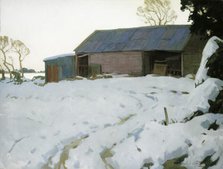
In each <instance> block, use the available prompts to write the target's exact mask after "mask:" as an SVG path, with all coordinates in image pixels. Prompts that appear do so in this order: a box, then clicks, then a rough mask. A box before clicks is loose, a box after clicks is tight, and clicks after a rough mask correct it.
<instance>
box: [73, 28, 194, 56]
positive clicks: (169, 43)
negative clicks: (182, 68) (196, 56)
mask: <svg viewBox="0 0 223 169" xmlns="http://www.w3.org/2000/svg"><path fill="white" fill-rule="evenodd" d="M189 38H190V26H189V25H165V26H147V27H138V28H124V29H113V30H96V31H95V32H93V33H92V34H91V35H90V36H89V37H88V38H87V39H86V40H85V41H83V42H82V43H81V44H80V45H79V46H78V47H77V48H76V49H75V50H74V51H75V52H76V54H77V55H78V54H83V53H101V52H116V51H154V50H160V51H174V52H180V51H182V50H183V49H184V47H185V45H186V44H187V42H188V40H189Z"/></svg>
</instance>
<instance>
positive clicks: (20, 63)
mask: <svg viewBox="0 0 223 169" xmlns="http://www.w3.org/2000/svg"><path fill="white" fill-rule="evenodd" d="M19 67H20V71H21V77H24V72H23V67H22V55H21V53H19Z"/></svg>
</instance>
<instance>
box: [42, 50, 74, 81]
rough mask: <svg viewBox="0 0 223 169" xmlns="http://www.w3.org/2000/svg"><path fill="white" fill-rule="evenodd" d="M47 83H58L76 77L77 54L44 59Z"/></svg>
mask: <svg viewBox="0 0 223 169" xmlns="http://www.w3.org/2000/svg"><path fill="white" fill-rule="evenodd" d="M44 62H45V77H46V82H58V81H60V80H64V79H69V78H73V77H75V75H76V71H75V70H76V69H75V63H76V59H75V54H74V53H68V54H61V55H56V56H52V57H48V58H46V59H44Z"/></svg>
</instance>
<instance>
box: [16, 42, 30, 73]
mask: <svg viewBox="0 0 223 169" xmlns="http://www.w3.org/2000/svg"><path fill="white" fill-rule="evenodd" d="M12 47H13V51H14V52H16V53H17V54H18V56H19V67H20V71H21V74H22V75H21V77H24V72H23V66H22V62H23V60H24V58H25V57H26V56H27V55H28V54H29V53H30V50H29V48H27V47H26V45H25V44H24V43H23V42H21V41H20V40H14V41H13V42H12Z"/></svg>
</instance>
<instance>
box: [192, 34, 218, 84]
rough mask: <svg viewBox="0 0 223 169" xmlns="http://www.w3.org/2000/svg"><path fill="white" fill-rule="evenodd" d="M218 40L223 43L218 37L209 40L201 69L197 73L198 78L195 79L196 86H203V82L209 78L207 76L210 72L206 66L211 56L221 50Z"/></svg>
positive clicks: (203, 54) (204, 51)
mask: <svg viewBox="0 0 223 169" xmlns="http://www.w3.org/2000/svg"><path fill="white" fill-rule="evenodd" d="M216 40H219V41H222V40H221V39H219V38H218V37H216V36H214V37H212V38H210V39H209V40H208V42H207V44H206V45H205V47H204V50H203V53H202V59H201V63H200V67H199V69H198V71H197V74H196V78H195V84H196V85H199V84H201V83H202V82H203V81H205V80H206V79H207V78H208V76H207V71H208V70H207V68H206V67H205V66H206V63H207V61H208V59H209V58H210V56H211V55H212V54H213V53H214V52H215V51H216V50H217V49H218V48H219V46H218V44H217V42H216Z"/></svg>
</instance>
